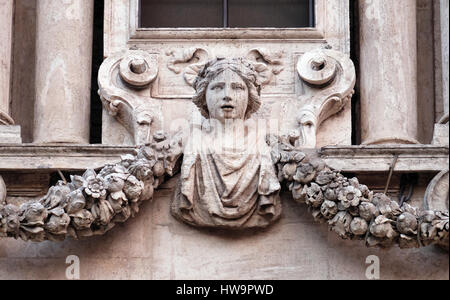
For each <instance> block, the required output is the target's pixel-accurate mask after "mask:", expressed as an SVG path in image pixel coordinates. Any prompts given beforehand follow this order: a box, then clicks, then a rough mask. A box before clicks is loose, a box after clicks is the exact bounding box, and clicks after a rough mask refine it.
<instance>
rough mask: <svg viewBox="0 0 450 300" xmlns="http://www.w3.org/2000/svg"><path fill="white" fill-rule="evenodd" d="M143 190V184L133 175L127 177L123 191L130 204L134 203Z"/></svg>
mask: <svg viewBox="0 0 450 300" xmlns="http://www.w3.org/2000/svg"><path fill="white" fill-rule="evenodd" d="M143 190H144V183H143V182H142V181H140V180H138V179H137V178H136V177H134V176H133V175H131V176H129V177H128V178H127V180H126V181H125V185H124V188H123V191H124V193H125V195H126V197H127V198H128V199H129V200H130V201H131V202H136V201H137V200H139V197H140V196H141V194H142V191H143Z"/></svg>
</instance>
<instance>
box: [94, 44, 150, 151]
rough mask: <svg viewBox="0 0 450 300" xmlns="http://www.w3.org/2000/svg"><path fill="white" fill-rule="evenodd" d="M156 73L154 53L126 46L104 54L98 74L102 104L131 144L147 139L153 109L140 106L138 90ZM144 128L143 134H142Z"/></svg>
mask: <svg viewBox="0 0 450 300" xmlns="http://www.w3.org/2000/svg"><path fill="white" fill-rule="evenodd" d="M157 74H158V69H157V62H156V57H155V56H154V55H151V54H149V53H147V52H145V51H141V50H129V51H124V52H120V53H118V54H115V55H113V56H111V57H109V58H107V59H106V60H105V61H104V62H103V64H102V65H101V67H100V70H99V75H98V83H99V87H100V89H99V95H100V98H101V100H102V103H103V107H104V108H105V109H106V111H108V112H109V114H111V115H112V116H115V117H116V119H117V120H118V121H119V123H121V124H122V125H123V126H124V127H125V128H126V129H127V130H128V131H129V132H130V133H131V134H132V136H133V138H134V142H135V144H142V143H145V142H147V141H148V140H147V139H146V137H147V136H148V135H150V134H151V130H150V129H151V128H150V127H151V124H152V122H153V118H154V116H155V113H153V112H151V111H148V110H147V111H143V110H142V109H140V106H141V101H140V100H139V96H137V95H136V94H135V93H133V92H132V90H133V89H134V90H139V89H142V88H145V87H146V86H148V85H149V84H151V83H152V82H153V81H154V80H155V78H156V76H157ZM143 132H146V133H145V134H142V133H143Z"/></svg>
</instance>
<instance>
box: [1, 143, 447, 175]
mask: <svg viewBox="0 0 450 300" xmlns="http://www.w3.org/2000/svg"><path fill="white" fill-rule="evenodd" d="M134 149H135V148H134V147H132V146H110V145H34V144H23V145H0V170H1V171H18V170H23V171H33V170H58V169H59V170H69V171H70V170H72V171H77V170H86V169H88V168H94V169H96V168H101V167H102V166H104V165H106V164H108V163H115V162H118V161H120V157H121V155H124V154H131V153H133V151H134ZM317 151H318V154H319V156H320V157H321V158H322V159H323V160H324V161H325V162H326V163H327V165H329V166H330V167H332V168H334V169H336V170H340V171H342V172H386V171H388V170H389V168H390V166H391V163H392V161H393V158H394V156H395V155H396V154H398V160H397V163H396V167H395V171H398V172H439V171H441V170H442V168H444V167H445V166H448V164H449V148H447V147H439V146H432V145H392V146H328V147H323V148H321V149H318V150H317ZM74 158H76V164H74Z"/></svg>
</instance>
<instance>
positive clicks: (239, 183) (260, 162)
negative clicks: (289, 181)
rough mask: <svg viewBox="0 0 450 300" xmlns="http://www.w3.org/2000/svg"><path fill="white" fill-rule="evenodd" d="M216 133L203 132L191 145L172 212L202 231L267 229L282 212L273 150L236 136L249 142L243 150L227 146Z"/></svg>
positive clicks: (255, 140) (187, 152) (247, 137)
mask: <svg viewBox="0 0 450 300" xmlns="http://www.w3.org/2000/svg"><path fill="white" fill-rule="evenodd" d="M246 128H247V130H244V131H245V132H248V130H249V128H251V127H246ZM250 130H252V129H250ZM217 134H218V130H217V129H216V130H214V129H212V130H211V131H210V132H206V131H201V133H199V135H198V136H197V137H201V138H200V139H198V138H197V139H194V138H192V139H191V140H190V141H189V142H188V144H187V147H186V149H187V150H185V154H184V159H183V165H182V168H181V177H180V182H179V184H178V188H177V191H176V193H175V196H174V199H173V202H172V214H173V215H174V216H175V217H176V218H177V219H180V220H181V221H183V222H187V223H189V224H191V225H194V226H199V227H216V228H221V227H222V228H254V227H266V226H268V225H269V224H271V223H272V222H274V221H275V220H277V219H278V218H279V216H280V213H281V203H280V198H279V195H278V193H279V190H280V183H279V181H278V178H277V176H276V173H275V168H274V166H273V163H272V161H271V157H270V150H269V147H268V146H267V145H266V144H265V142H264V140H262V142H261V140H260V138H254V137H255V135H253V138H250V137H249V136H250V135H249V134H243V135H244V136H243V137H242V138H238V137H236V138H234V141H244V146H243V147H239V146H234V147H227V145H225V142H223V143H221V140H220V138H218V137H217V136H218V135H217Z"/></svg>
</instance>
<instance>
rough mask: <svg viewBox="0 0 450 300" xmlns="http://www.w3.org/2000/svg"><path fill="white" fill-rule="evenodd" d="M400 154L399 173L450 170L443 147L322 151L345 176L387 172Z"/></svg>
mask: <svg viewBox="0 0 450 300" xmlns="http://www.w3.org/2000/svg"><path fill="white" fill-rule="evenodd" d="M396 154H397V155H398V160H397V163H396V165H395V171H396V172H439V171H441V170H443V169H445V168H448V167H449V148H448V147H441V146H433V145H392V146H389V145H382V146H381V145H376V146H329V147H323V148H321V149H320V150H319V155H320V157H321V158H322V159H323V160H324V161H325V162H326V163H327V164H328V165H329V166H330V167H332V168H334V169H337V170H340V171H342V172H387V171H389V168H390V166H391V164H392V162H393V160H394V157H395V155H396Z"/></svg>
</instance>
